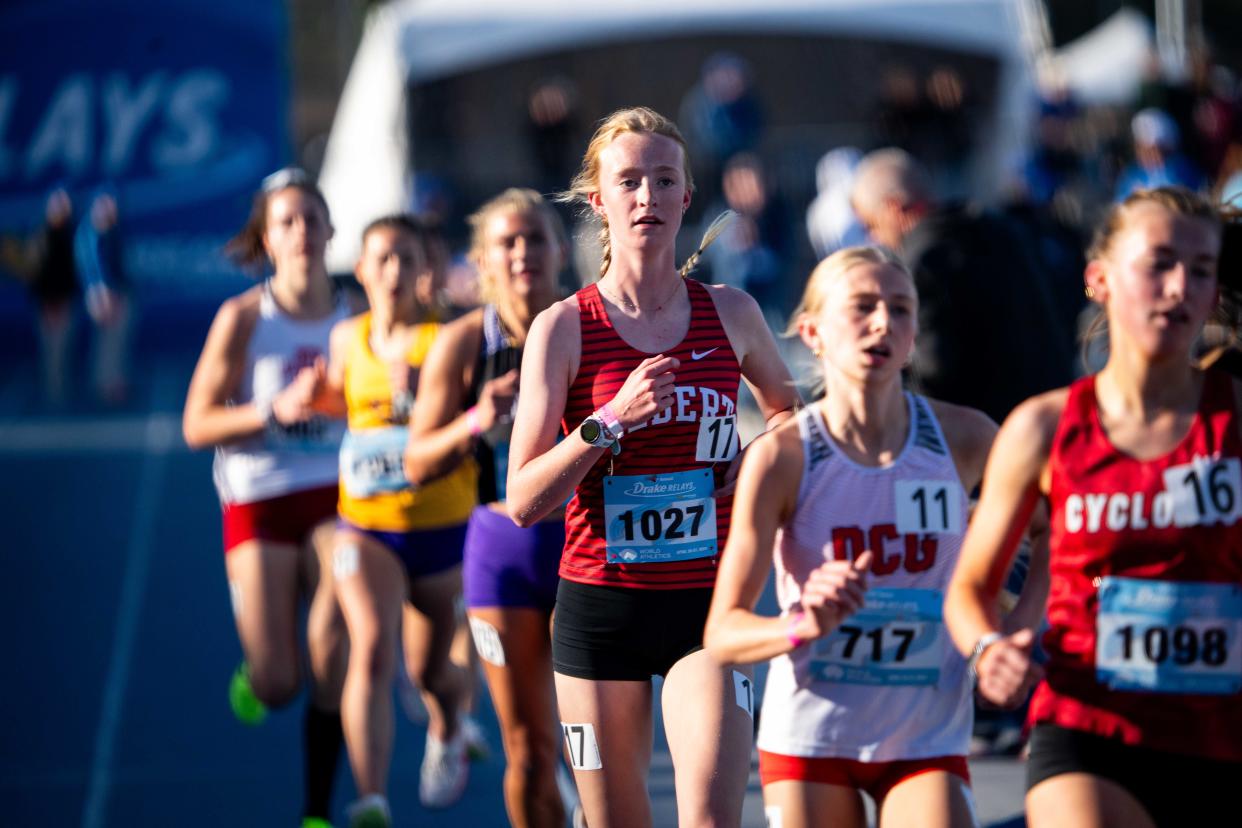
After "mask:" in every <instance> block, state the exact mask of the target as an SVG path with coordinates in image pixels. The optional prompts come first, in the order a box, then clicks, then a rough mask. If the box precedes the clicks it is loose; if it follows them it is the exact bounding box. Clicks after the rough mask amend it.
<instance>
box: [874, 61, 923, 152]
mask: <svg viewBox="0 0 1242 828" xmlns="http://www.w3.org/2000/svg"><path fill="white" fill-rule="evenodd" d="M876 107H877V108H876V114H875V118H874V122H875V128H876V132H877V138H878V139H879V142H880V145H881V146H892V147H899V148H901V149H904V150H907V151H911V150H913V148H914V145H915V135H916V133H919V132H921V131H922V130H923V123H924V122H925V121H926V120H927V114H928V113H927V110H926V107H925V106H924V102H923V97H922V93H921V91H920V90H919V82H918V79H917V78H916V77H915V76H914V72H912V71H910V69H909V68H908V67H906V66H900V65H895V66H888V67H886V68H885V69H884V73H883V74H882V75H881V77H880V95H879V101H878V103H877V105H876Z"/></svg>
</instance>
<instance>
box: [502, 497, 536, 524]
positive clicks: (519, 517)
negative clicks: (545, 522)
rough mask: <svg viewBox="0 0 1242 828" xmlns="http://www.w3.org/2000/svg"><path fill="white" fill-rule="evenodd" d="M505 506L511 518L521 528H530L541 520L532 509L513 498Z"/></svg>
mask: <svg viewBox="0 0 1242 828" xmlns="http://www.w3.org/2000/svg"><path fill="white" fill-rule="evenodd" d="M505 507H506V508H507V509H508V510H509V519H510V520H512V521H513V522H514V523H516V524H517V525H518V527H519V528H521V529H529V528H530V527H532V526H534V525H535V524H536V523H538V522H539V518H538V516H536V515H535V513H534V512H533V511H532V510H530V509H523V508H522V507H520V506H519V505H517V504H515V503H514V502H513V501H512V500H510V501H509V502H508V503H506V504H505Z"/></svg>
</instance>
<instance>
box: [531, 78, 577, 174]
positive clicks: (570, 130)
mask: <svg viewBox="0 0 1242 828" xmlns="http://www.w3.org/2000/svg"><path fill="white" fill-rule="evenodd" d="M576 98H577V95H576V93H575V91H574V87H573V84H572V83H571V82H570V81H569V80H567V79H565V78H559V77H558V78H546V79H544V80H541V81H539V82H538V83H537V84H535V88H534V89H533V90H532V91H531V94H530V98H529V100H528V101H527V104H526V113H527V116H528V117H529V119H530V123H529V132H530V145H531V150H532V151H533V152H534V156H535V165H536V167H537V168H538V170H539V188H540V189H541V190H543V191H544V192H552V191H554V190H557V189H559V188H560V187H562V186H564V183H565V182H566V181H568V180H569V179H570V177H571V176H572V175H573V173H574V169H573V160H574V157H575V147H574V139H575V131H576V130H575V123H574V114H575V106H576Z"/></svg>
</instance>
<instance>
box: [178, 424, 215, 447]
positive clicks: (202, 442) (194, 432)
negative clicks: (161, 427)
mask: <svg viewBox="0 0 1242 828" xmlns="http://www.w3.org/2000/svg"><path fill="white" fill-rule="evenodd" d="M181 437H182V439H184V440H185V444H186V445H187V446H189V447H190V448H191V449H192V450H194V451H198V450H199V449H204V448H207V447H208V446H209V445H211V443H210V442H209V441H208V440H207V435H205V434H204V433H203V429H202V428H200V427H199V424H198V423H197V422H196V420H195V418H192V417H189V416H185V417H182V418H181Z"/></svg>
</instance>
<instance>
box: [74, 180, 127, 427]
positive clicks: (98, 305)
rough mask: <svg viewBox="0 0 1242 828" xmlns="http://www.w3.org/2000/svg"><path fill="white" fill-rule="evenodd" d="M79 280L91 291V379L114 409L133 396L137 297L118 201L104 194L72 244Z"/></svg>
mask: <svg viewBox="0 0 1242 828" xmlns="http://www.w3.org/2000/svg"><path fill="white" fill-rule="evenodd" d="M73 252H74V259H75V261H76V263H77V266H78V275H79V277H80V278H81V280H82V286H83V288H84V289H85V291H86V312H87V313H88V314H89V315H90V317H91V320H92V321H93V322H94V323H95V328H96V336H95V339H94V343H93V345H92V352H93V353H92V358H91V362H92V371H91V374H92V376H91V379H92V382H93V383H94V386H95V393H96V394H97V395H98V396H99V398H100V400H102V401H103V402H105V403H107V404H109V405H119V404H121V403H123V402H124V401H125V399H126V398H127V397H128V395H129V361H130V348H129V338H130V331H131V329H132V319H133V311H134V309H133V297H132V295H131V290H130V284H129V280H128V279H127V278H126V276H125V269H124V262H123V259H122V250H121V229H120V223H119V215H118V211H117V204H116V197H115V196H114V195H113V194H112V192H111V191H110V190H101V191H100V192H99V193H97V194H96V195H95V198H94V200H93V201H91V206H90V211H89V213H88V214H87V216H86V217H85V218H84V219H83V220H82V221H81V222H79V224H78V230H77V233H75V234H74V241H73Z"/></svg>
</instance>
